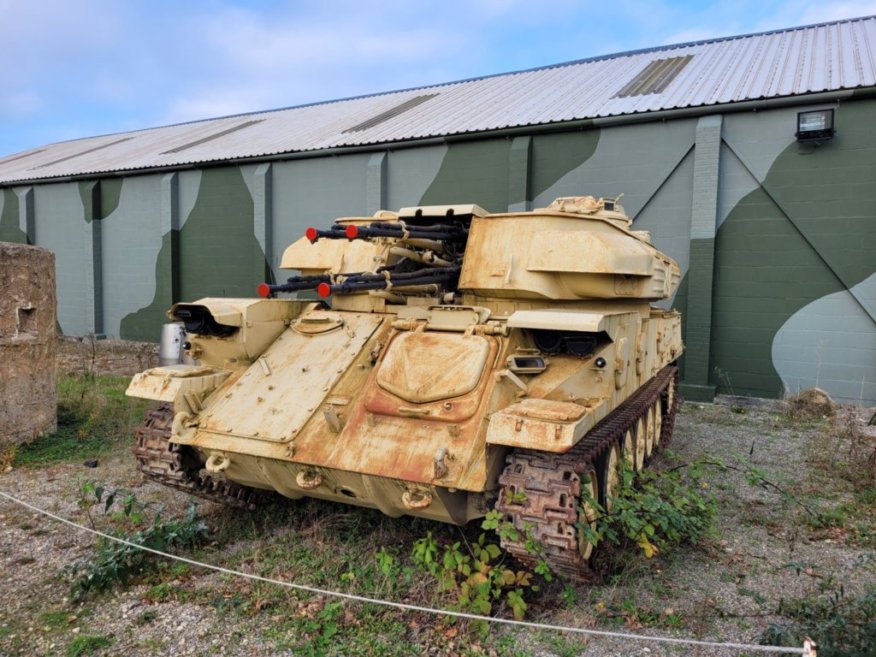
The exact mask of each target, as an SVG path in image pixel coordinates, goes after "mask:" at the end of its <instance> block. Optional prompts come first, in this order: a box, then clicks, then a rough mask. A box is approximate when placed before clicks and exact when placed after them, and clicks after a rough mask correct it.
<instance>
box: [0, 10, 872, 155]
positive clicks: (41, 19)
mask: <svg viewBox="0 0 876 657" xmlns="http://www.w3.org/2000/svg"><path fill="white" fill-rule="evenodd" d="M873 14H876V0H849V1H848V2H843V1H831V0H821V1H816V0H784V1H776V2H770V1H768V0H760V1H758V0H734V1H733V2H727V1H726V0H720V1H716V2H712V1H708V0H700V1H697V0H613V1H611V2H607V1H605V0H602V1H600V2H593V1H590V0H578V1H574V0H467V1H466V0H443V1H441V2H433V1H432V0H381V1H380V2H374V1H371V0H358V1H351V0H319V1H308V0H285V1H284V0H250V1H249V2H245V1H243V0H149V1H141V0H126V1H119V0H75V1H71V0H0V62H2V69H0V71H2V72H0V157H3V156H6V155H11V154H14V153H18V152H21V151H24V150H28V149H31V148H36V147H39V146H44V145H46V144H50V143H54V142H58V141H66V140H70V139H77V138H81V137H91V136H95V135H103V134H110V133H114V132H123V131H128V130H136V129H141V128H151V127H156V126H161V125H168V124H172V123H180V122H184V121H193V120H198V119H208V118H215V117H218V116H226V115H229V114H238V113H244V112H252V111H260V110H268V109H277V108H282V107H292V106H295V105H301V104H305V103H313V102H319V101H327V100H335V99H340V98H349V97H351V96H358V95H362V94H371V93H379V92H385V91H393V90H397V89H406V88H410V87H419V86H424V85H429V84H436V83H443V82H451V81H454V80H463V79H467V78H472V77H478V76H482V75H492V74H496V73H507V72H509V71H517V70H523V69H527V68H533V67H538V66H546V65H550V64H558V63H561V62H566V61H572V60H576V59H584V58H587V57H596V56H602V55H607V54H612V53H617V52H623V51H628V50H636V49H639V48H648V47H654V46H663V45H669V44H674V43H683V42H688V41H695V40H701V39H711V38H717V37H724V36H733V35H739V34H749V33H752V32H760V31H765V30H773V29H781V28H787V27H793V26H799V25H809V24H812V23H819V22H823V21H832V20H837V19H842V18H854V17H858V16H866V15H873Z"/></svg>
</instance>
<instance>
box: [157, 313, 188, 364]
mask: <svg viewBox="0 0 876 657" xmlns="http://www.w3.org/2000/svg"><path fill="white" fill-rule="evenodd" d="M185 341H186V329H185V326H184V325H183V323H182V322H171V323H168V324H163V325H162V326H161V342H160V344H159V347H158V364H159V365H177V364H179V363H182V362H183V358H184V356H185V351H183V344H184V343H185Z"/></svg>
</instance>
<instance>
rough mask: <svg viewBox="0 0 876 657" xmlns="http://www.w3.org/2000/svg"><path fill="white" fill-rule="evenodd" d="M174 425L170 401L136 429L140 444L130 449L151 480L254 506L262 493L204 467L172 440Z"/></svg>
mask: <svg viewBox="0 0 876 657" xmlns="http://www.w3.org/2000/svg"><path fill="white" fill-rule="evenodd" d="M172 424H173V406H171V405H170V404H161V405H160V406H159V407H158V408H157V409H155V410H151V411H148V412H147V413H146V418H145V420H144V422H143V424H141V425H140V426H139V427H137V429H136V430H135V431H134V437H135V439H136V442H137V444H136V446H135V447H134V448H133V449H132V450H131V451H133V452H134V456H135V457H137V462H138V463H139V464H140V471H141V472H142V473H143V474H144V475H146V476H147V477H148V478H149V479H151V480H152V481H157V482H158V483H160V484H164V485H165V486H170V487H171V488H176V489H178V490H182V491H185V492H186V493H189V494H190V495H195V496H197V497H200V498H203V499H205V500H210V501H212V502H219V503H220V504H226V505H228V506H234V507H237V508H240V509H247V510H250V511H252V510H253V509H255V508H256V506H257V505H258V503H259V501H260V499H261V498H262V497H263V494H262V493H261V492H260V491H257V490H256V489H254V488H250V487H248V486H241V485H240V484H236V483H234V482H231V481H227V480H225V479H219V478H216V477H213V476H211V475H210V474H209V473H208V472H206V471H205V470H202V469H201V463H200V460H199V459H198V457H197V455H196V453H195V452H194V451H193V450H192V449H191V448H189V447H186V446H185V445H178V444H176V443H172V442H170V430H171V426H172Z"/></svg>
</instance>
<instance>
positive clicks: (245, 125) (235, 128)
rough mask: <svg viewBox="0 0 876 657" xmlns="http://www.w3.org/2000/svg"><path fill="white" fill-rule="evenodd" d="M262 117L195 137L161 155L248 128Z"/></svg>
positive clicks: (259, 121) (177, 151)
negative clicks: (193, 139) (198, 137)
mask: <svg viewBox="0 0 876 657" xmlns="http://www.w3.org/2000/svg"><path fill="white" fill-rule="evenodd" d="M262 121H264V119H255V120H253V121H244V122H243V123H238V124H237V125H235V126H232V127H230V128H226V129H225V130H221V131H219V132H216V133H213V134H212V135H207V136H206V137H201V138H200V139H196V140H195V141H190V142H188V143H185V144H183V145H182V146H177V147H176V148H171V149H170V150H167V151H162V152H161V154H162V155H170V154H171V153H181V152H182V151H185V150H188V149H189V148H194V147H195V146H200V145H201V144H206V143H207V142H208V141H213V140H214V139H219V138H220V137H224V136H225V135H230V134H231V133H232V132H237V131H238V130H243V129H244V128H248V127H250V126H252V125H256V124H257V123H261V122H262Z"/></svg>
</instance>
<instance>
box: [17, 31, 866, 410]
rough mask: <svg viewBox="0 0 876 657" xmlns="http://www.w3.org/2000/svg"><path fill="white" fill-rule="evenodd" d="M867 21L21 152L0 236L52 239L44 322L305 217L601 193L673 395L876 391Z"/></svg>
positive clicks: (140, 315) (252, 258)
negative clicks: (654, 314)
mask: <svg viewBox="0 0 876 657" xmlns="http://www.w3.org/2000/svg"><path fill="white" fill-rule="evenodd" d="M874 125H876V17H874V16H870V17H865V18H858V19H851V20H844V21H838V22H832V23H825V24H820V25H812V26H806V27H799V28H793V29H787V30H779V31H774V32H766V33H760V34H752V35H746V36H738V37H732V38H724V39H716V40H709V41H700V42H695V43H685V44H679V45H673V46H666V47H659V48H650V49H646V50H639V51H635V52H625V53H618V54H614V55H607V56H604V57H596V58H592V59H585V60H580V61H574V62H567V63H563V64H557V65H555V66H546V67H543V68H538V69H533V70H528V71H519V72H514V73H507V74H501V75H495V76H490V77H484V78H478V79H472V80H463V81H459V82H451V83H448V84H441V85H436V86H431V87H423V88H417V89H407V90H403V91H394V92H389V93H379V94H374V95H369V96H364V97H358V98H349V99H345V100H337V101H331V102H325V103H317V104H312V105H306V106H300V107H292V108H287V109H281V110H274V111H266V112H257V113H253V114H246V115H238V116H229V117H224V118H218V119H210V120H204V121H197V122H193V123H186V124H180V125H171V126H165V127H158V128H151V129H146V130H139V131H134V132H126V133H119V134H111V135H103V136H99V137H90V138H86V139H77V140H74V141H68V142H63V143H57V144H48V145H45V146H39V147H36V148H33V149H31V150H28V151H24V152H21V153H15V154H13V155H9V156H6V157H2V158H0V240H5V241H13V242H27V243H30V244H37V245H40V246H43V247H47V248H49V249H51V250H52V251H54V252H55V253H56V256H57V278H58V304H59V306H58V321H59V324H60V327H61V329H62V331H63V332H64V333H66V334H72V335H83V334H88V333H94V334H98V335H106V336H111V337H121V338H129V339H145V340H157V338H158V336H159V331H160V324H161V323H163V322H164V321H166V319H165V315H164V311H165V309H166V308H167V307H169V306H170V305H171V303H173V302H175V301H178V300H183V299H184V300H194V299H196V298H199V297H202V296H207V295H211V296H212V295H215V296H222V295H231V296H252V295H253V294H254V290H255V286H256V284H257V283H259V282H261V281H263V280H266V279H271V278H273V279H277V278H281V277H282V279H285V278H286V277H287V276H288V274H286V273H283V272H280V271H278V270H277V265H278V263H279V258H280V255H281V254H282V251H283V249H284V248H285V247H286V246H287V245H288V244H290V243H291V242H293V241H294V240H295V239H297V238H298V237H300V236H301V235H302V233H303V231H304V229H305V228H306V227H307V226H309V225H324V224H326V223H327V222H329V221H330V220H332V219H333V218H335V217H337V216H344V215H362V214H365V213H373V212H374V211H376V210H377V209H380V208H386V209H398V208H400V207H403V206H412V205H425V204H448V203H477V204H478V205H480V206H482V207H484V208H485V209H487V210H490V211H493V212H496V211H506V210H509V209H510V210H518V209H530V208H536V207H544V206H546V205H547V204H548V203H549V202H550V201H551V200H553V199H554V198H555V197H558V196H572V195H580V194H593V195H595V196H605V197H614V196H617V195H619V194H621V193H623V195H624V196H623V204H624V206H625V207H626V209H627V211H628V213H629V214H630V215H631V216H633V217H634V218H635V221H634V225H633V227H634V229H638V230H649V231H651V233H652V236H653V241H654V242H655V244H656V245H657V246H658V247H659V248H661V249H662V250H663V251H665V252H667V253H668V254H670V255H671V256H672V257H674V258H675V259H677V260H678V261H679V263H680V264H681V265H682V269H683V273H684V278H683V281H682V285H681V288H680V290H679V292H678V294H677V295H676V297H675V299H673V301H672V304H673V305H674V306H675V307H677V308H679V309H680V310H681V311H682V312H683V313H684V318H685V320H684V331H685V341H686V345H687V354H686V356H685V359H684V361H685V362H684V363H683V366H684V370H683V382H684V389H683V392H684V393H685V394H686V396H687V397H688V398H689V399H691V398H693V399H710V398H711V396H712V395H713V394H714V392H715V390H716V389H717V390H718V391H720V392H727V393H734V394H748V395H755V396H761V397H776V396H779V395H781V394H783V393H786V392H791V393H793V392H796V391H798V390H800V389H803V388H807V387H810V386H813V385H818V386H820V387H821V388H823V389H825V390H827V391H828V392H829V393H830V394H831V395H833V396H834V397H835V398H836V399H839V400H843V401H856V402H859V403H860V402H863V403H865V404H873V403H876V129H874Z"/></svg>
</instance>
